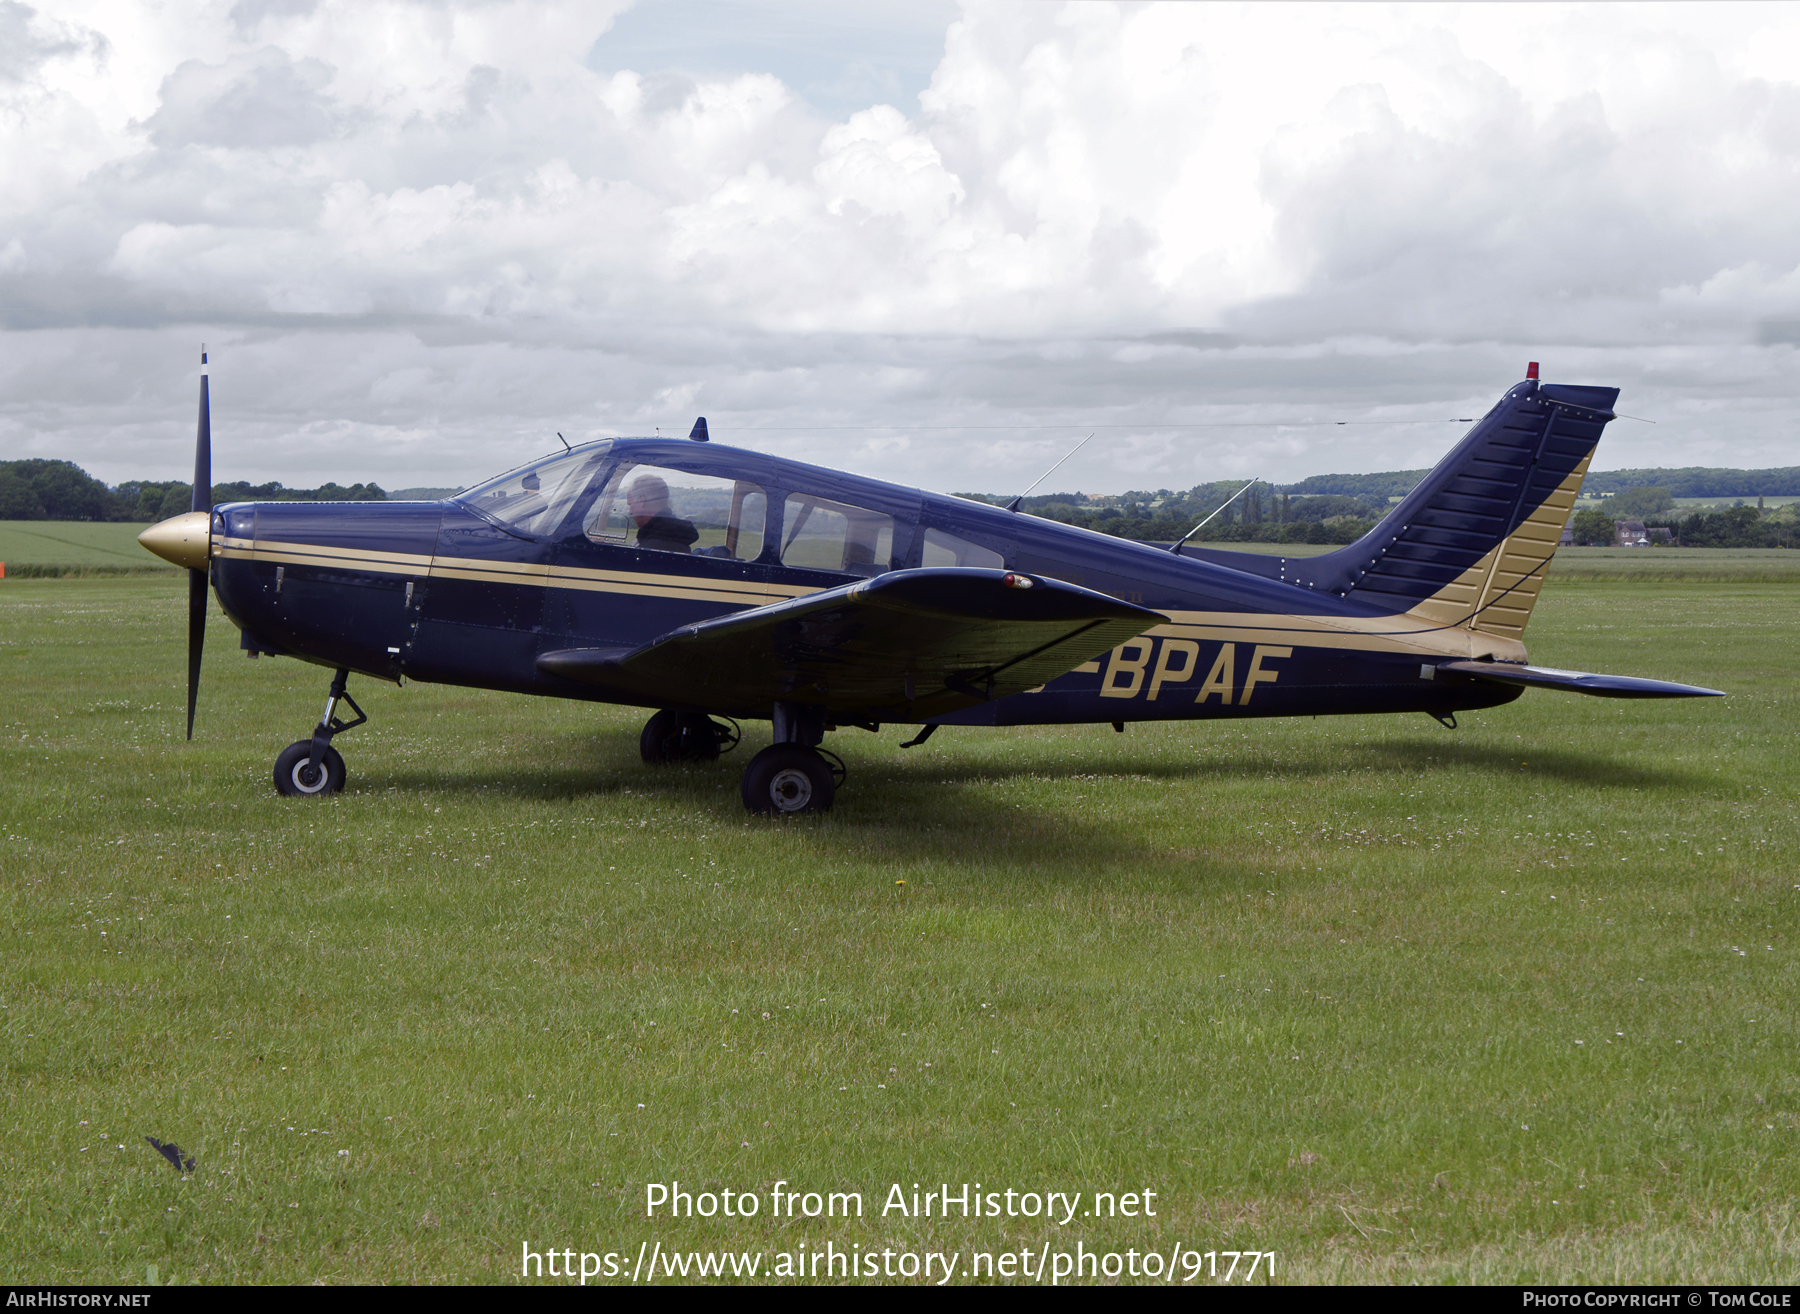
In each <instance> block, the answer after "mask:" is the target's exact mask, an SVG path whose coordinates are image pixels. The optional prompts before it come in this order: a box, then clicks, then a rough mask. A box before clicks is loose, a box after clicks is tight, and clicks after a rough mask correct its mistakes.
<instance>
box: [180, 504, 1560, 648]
mask: <svg viewBox="0 0 1800 1314" xmlns="http://www.w3.org/2000/svg"><path fill="white" fill-rule="evenodd" d="M1560 530H1561V526H1560V525H1559V526H1558V531H1559V532H1560ZM215 554H216V555H218V556H222V557H232V558H237V559H240V560H253V561H261V562H274V563H279V564H284V565H299V566H318V567H324V568H327V569H338V570H363V571H368V572H370V573H373V574H383V575H412V576H415V577H428V578H432V579H459V580H468V581H471V582H478V583H487V584H518V585H523V586H531V587H538V588H561V589H580V590H583V591H587V592H597V593H619V594H625V595H629V596H636V597H650V598H666V599H671V600H673V599H684V600H687V601H692V602H712V603H722V604H725V605H728V606H731V605H736V606H741V607H760V606H766V605H768V604H770V603H774V602H782V601H786V600H788V599H790V598H802V597H806V596H808V595H810V594H813V593H818V592H821V591H822V590H820V589H817V588H810V587H804V586H797V585H791V584H763V583H759V582H756V581H752V580H721V579H702V578H698V577H696V576H693V575H662V574H645V573H639V572H633V571H619V570H585V569H578V568H575V567H570V566H545V565H541V564H537V563H534V562H522V561H487V560H479V559H475V558H469V557H437V558H432V557H428V556H422V555H415V554H410V553H403V552H377V551H373V550H369V549H363V548H343V547H326V546H323V545H320V544H315V543H283V542H252V541H251V540H249V539H241V538H227V539H221V540H219V541H218V546H217V547H216V549H215ZM1166 614H1167V615H1168V617H1169V622H1170V623H1169V624H1167V625H1158V626H1155V627H1153V628H1151V629H1149V630H1147V631H1145V637H1147V638H1180V639H1199V640H1203V641H1211V642H1215V643H1216V642H1225V643H1231V642H1240V643H1265V644H1285V645H1289V646H1294V647H1308V648H1338V649H1346V650H1350V651H1357V652H1393V653H1420V654H1424V655H1428V656H1434V657H1444V656H1450V657H1462V658H1467V657H1485V656H1492V657H1500V658H1505V659H1508V660H1517V661H1522V660H1524V657H1525V647H1524V645H1523V644H1521V643H1520V642H1518V641H1517V640H1516V639H1512V638H1508V637H1505V636H1503V635H1493V634H1487V633H1482V632H1472V631H1470V630H1469V629H1467V628H1464V627H1461V626H1456V625H1454V624H1448V625H1447V624H1445V623H1443V622H1441V621H1436V620H1434V619H1433V618H1431V617H1429V616H1424V615H1420V614H1418V613H1417V612H1416V611H1415V612H1411V613H1402V614H1399V615H1387V616H1318V615H1302V614H1285V615H1283V614H1269V615H1260V614H1258V613H1255V612H1241V611H1175V610H1171V611H1169V612H1167V613H1166Z"/></svg>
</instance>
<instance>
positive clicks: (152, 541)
mask: <svg viewBox="0 0 1800 1314" xmlns="http://www.w3.org/2000/svg"><path fill="white" fill-rule="evenodd" d="M138 542H140V543H142V544H143V545H144V546H145V547H147V548H149V549H150V551H152V552H154V553H156V555H157V556H159V557H161V558H162V559H163V560H164V561H172V562H174V563H175V564H176V565H177V566H186V567H187V568H188V569H189V570H205V569H206V559H207V557H209V556H210V555H211V554H212V515H211V514H210V513H209V512H206V511H189V512H188V513H187V514H186V515H182V516H170V517H169V518H168V519H167V520H164V521H162V522H161V523H159V524H155V525H151V526H150V528H148V529H146V530H145V531H144V532H143V533H141V534H139V535H138Z"/></svg>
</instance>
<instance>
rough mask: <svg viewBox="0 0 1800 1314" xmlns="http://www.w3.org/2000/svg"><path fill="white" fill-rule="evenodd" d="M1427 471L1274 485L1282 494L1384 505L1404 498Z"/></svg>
mask: <svg viewBox="0 0 1800 1314" xmlns="http://www.w3.org/2000/svg"><path fill="white" fill-rule="evenodd" d="M1430 473H1431V471H1429V470H1388V471H1384V472H1382V473H1380V474H1328V475H1310V476H1308V477H1307V478H1305V479H1302V480H1301V481H1300V482H1299V483H1297V484H1277V485H1275V486H1276V487H1277V488H1279V489H1280V490H1281V491H1282V492H1284V493H1292V494H1294V495H1295V496H1296V497H1298V496H1300V495H1301V494H1303V493H1305V494H1312V493H1333V494H1336V495H1337V496H1338V497H1360V498H1363V499H1364V500H1365V501H1368V500H1373V501H1376V502H1385V501H1387V500H1388V499H1389V498H1390V497H1405V496H1406V495H1407V494H1408V493H1410V492H1412V490H1413V485H1415V484H1417V483H1418V482H1419V480H1421V479H1423V478H1424V477H1425V476H1426V475H1428V474H1430Z"/></svg>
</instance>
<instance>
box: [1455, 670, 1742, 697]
mask: <svg viewBox="0 0 1800 1314" xmlns="http://www.w3.org/2000/svg"><path fill="white" fill-rule="evenodd" d="M1437 669H1438V671H1440V672H1442V671H1456V672H1457V673H1459V674H1461V675H1471V676H1474V677H1475V678H1476V679H1477V680H1491V681H1493V682H1494V683H1496V684H1511V685H1518V686H1520V687H1523V688H1527V689H1564V690H1567V691H1568V692H1569V693H1580V694H1592V695H1593V696H1594V697H1596V698H1723V697H1724V696H1725V694H1724V691H1723V690H1720V689H1702V688H1701V687H1700V686H1699V685H1697V684H1675V683H1672V682H1671V681H1668V680H1641V679H1639V678H1638V677H1637V676H1635V675H1591V674H1589V673H1588V672H1586V671H1558V670H1555V669H1553V668H1551V667H1548V666H1526V665H1524V664H1523V663H1513V662H1442V663H1439V665H1438V667H1437Z"/></svg>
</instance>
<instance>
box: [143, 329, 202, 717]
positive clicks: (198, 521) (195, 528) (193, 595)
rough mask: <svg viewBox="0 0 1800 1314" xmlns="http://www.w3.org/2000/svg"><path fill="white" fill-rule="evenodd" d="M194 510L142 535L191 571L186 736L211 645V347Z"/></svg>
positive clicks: (196, 457) (199, 427) (196, 462)
mask: <svg viewBox="0 0 1800 1314" xmlns="http://www.w3.org/2000/svg"><path fill="white" fill-rule="evenodd" d="M190 506H191V507H192V510H190V511H189V512H188V513H187V514H186V515H183V516H171V517H170V518H169V519H167V520H164V521H162V522H161V523H159V524H155V525H152V526H150V528H148V529H146V530H145V531H144V532H143V533H141V534H139V535H138V542H139V543H142V544H143V545H144V546H145V547H146V548H148V549H149V550H150V551H152V552H154V553H155V554H156V555H157V556H159V557H161V558H162V559H163V560H164V561H169V562H173V563H174V564H175V565H177V566H185V567H186V568H187V572H188V677H187V737H188V738H189V739H192V738H193V737H194V703H195V700H196V699H198V698H199V696H200V654H201V650H202V649H203V648H204V647H205V645H206V588H207V578H206V576H207V566H208V563H209V559H210V558H211V556H212V408H211V405H210V404H209V401H208V397H207V380H206V348H205V347H201V349H200V420H199V423H198V425H197V427H196V430H195V435H194V500H193V501H192V502H191V503H190Z"/></svg>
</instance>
